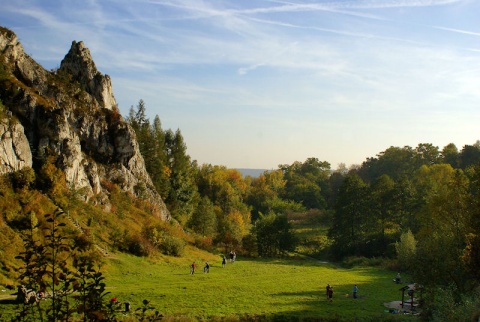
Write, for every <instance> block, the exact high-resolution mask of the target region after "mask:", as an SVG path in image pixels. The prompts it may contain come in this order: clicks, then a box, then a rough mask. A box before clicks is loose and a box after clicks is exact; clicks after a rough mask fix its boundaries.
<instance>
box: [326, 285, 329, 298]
mask: <svg viewBox="0 0 480 322" xmlns="http://www.w3.org/2000/svg"><path fill="white" fill-rule="evenodd" d="M326 289H327V292H326V294H327V300H328V299H329V295H330V284H327V288H326Z"/></svg>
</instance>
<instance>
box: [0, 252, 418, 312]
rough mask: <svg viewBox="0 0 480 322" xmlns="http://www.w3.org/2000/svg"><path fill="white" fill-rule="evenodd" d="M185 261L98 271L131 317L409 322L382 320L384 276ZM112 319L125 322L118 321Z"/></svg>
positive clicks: (2, 304)
mask: <svg viewBox="0 0 480 322" xmlns="http://www.w3.org/2000/svg"><path fill="white" fill-rule="evenodd" d="M189 254H190V255H191V256H192V257H191V260H192V261H193V260H195V261H196V263H197V264H198V266H197V271H196V273H195V274H194V275H190V269H189V265H190V263H191V261H190V259H187V258H173V257H161V258H157V259H156V260H153V259H151V258H150V259H148V258H142V257H135V256H131V255H125V254H120V253H117V254H110V255H109V257H108V258H107V259H106V261H105V265H104V267H103V269H102V270H103V272H104V276H105V277H106V284H107V290H108V291H109V292H111V294H109V295H108V297H109V298H110V297H116V298H117V299H118V301H120V302H126V301H128V302H130V303H131V306H132V309H136V308H139V307H140V306H141V302H142V301H143V300H144V299H147V300H149V301H150V302H151V304H152V306H154V307H155V308H156V309H157V310H159V311H160V312H161V313H162V314H163V315H165V316H166V317H168V316H170V317H171V316H176V317H177V319H183V320H185V321H194V320H211V319H213V317H215V318H216V319H217V320H218V319H223V320H238V319H241V318H243V319H247V320H251V319H256V318H263V317H269V318H271V319H272V320H275V321H296V320H304V321H315V320H327V321H328V320H332V321H334V320H335V321H337V320H339V321H391V320H394V321H396V320H411V319H414V318H413V316H405V315H400V314H391V313H387V312H385V309H386V308H385V307H384V305H383V303H384V302H390V301H394V300H400V299H401V292H400V291H399V290H398V289H399V286H398V285H396V284H394V283H393V282H392V278H393V275H394V273H392V272H391V271H387V270H383V269H380V268H372V267H357V268H352V269H343V268H339V267H336V266H334V265H331V264H328V263H322V262H319V261H316V260H311V259H307V260H299V259H285V260H251V259H245V258H242V257H241V256H240V257H239V258H237V261H236V262H235V263H230V262H228V263H227V265H226V267H225V268H222V265H221V257H220V256H215V255H212V254H209V253H206V252H201V251H198V250H194V251H190V252H189ZM206 260H208V261H209V263H210V264H211V267H210V272H209V273H208V274H206V273H203V266H204V263H205V261H206ZM327 283H329V284H330V285H332V286H333V287H334V297H333V302H329V301H327V300H326V295H325V286H326V285H327ZM354 284H357V285H358V287H359V293H358V295H359V298H358V299H356V300H355V299H353V298H352V295H351V290H352V287H353V285H354ZM4 294H5V293H4ZM5 296H6V295H3V297H4V299H5ZM14 306H15V305H13V304H11V301H5V300H2V301H0V312H2V311H3V312H4V313H5V312H11V311H12V310H13V309H14ZM5 317H6V316H5V315H4V318H5ZM119 317H120V319H128V316H127V317H123V316H122V315H121V314H120V315H119ZM180 317H181V318H180Z"/></svg>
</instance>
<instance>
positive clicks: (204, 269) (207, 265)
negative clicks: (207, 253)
mask: <svg viewBox="0 0 480 322" xmlns="http://www.w3.org/2000/svg"><path fill="white" fill-rule="evenodd" d="M203 272H204V273H208V272H210V265H209V264H208V262H205V267H204V268H203Z"/></svg>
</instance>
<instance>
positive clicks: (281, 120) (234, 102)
mask: <svg viewBox="0 0 480 322" xmlns="http://www.w3.org/2000/svg"><path fill="white" fill-rule="evenodd" d="M479 13H480V1H475V0H363V1H348V0H328V1H318V0H317V1H309V0H290V1H249V0H241V1H240V0H231V1H210V0H204V1H202V0H166V1H163V0H151V1H150V0H115V1H113V0H112V1H110V0H84V1H71V0H57V1H53V0H36V1H24V0H16V1H11V0H0V25H2V26H5V27H7V28H10V29H12V30H13V31H14V32H15V33H16V34H17V36H18V37H19V39H20V41H21V43H22V45H23V46H24V48H25V51H26V53H27V54H29V55H30V56H32V57H33V58H34V59H35V60H37V61H38V62H39V63H40V64H42V65H43V66H44V67H45V68H46V69H52V68H56V67H59V66H60V62H61V60H62V59H63V57H64V56H65V54H66V53H67V52H68V50H69V48H70V46H71V43H72V41H73V40H75V41H84V43H85V45H86V47H88V48H89V49H90V52H91V54H92V56H93V59H94V61H95V63H96V65H97V68H98V69H99V70H100V72H102V73H103V74H108V75H110V76H111V78H112V82H113V91H114V95H115V98H116V100H117V103H118V105H119V108H120V110H121V112H122V114H123V115H124V116H127V115H128V111H129V109H130V107H131V106H132V105H133V106H135V105H137V103H138V101H139V100H140V99H143V100H144V101H145V103H146V107H147V113H148V116H149V118H150V119H151V120H152V121H153V118H154V117H155V115H158V116H159V117H160V119H161V121H162V126H163V128H164V129H169V128H170V129H172V130H176V129H177V128H179V129H180V131H181V132H182V134H183V136H184V139H185V142H186V144H187V148H188V149H187V152H188V154H189V155H190V156H191V157H192V159H194V160H197V161H198V163H199V164H203V163H210V164H214V165H225V166H227V167H230V168H262V169H275V168H277V166H278V165H279V164H291V163H293V162H295V161H301V162H303V161H305V160H306V159H307V158H309V157H315V158H318V159H319V160H321V161H327V162H329V163H330V164H331V165H332V168H336V167H337V166H338V164H339V163H345V164H346V165H347V166H350V165H352V164H361V163H362V162H363V161H365V159H366V158H368V157H374V156H376V155H377V154H378V153H379V152H381V151H384V150H385V149H387V148H388V147H390V146H400V147H403V146H406V145H409V146H412V147H416V146H417V145H418V144H419V143H432V144H433V145H435V146H438V147H439V148H440V149H442V148H443V147H444V146H445V145H447V144H448V143H454V144H456V145H457V147H458V148H459V149H461V148H462V147H463V146H464V145H466V144H473V143H475V142H476V141H477V140H478V139H480V135H479V134H480V133H479V132H480V131H479V129H480V126H479V124H480V19H479V16H478V15H479Z"/></svg>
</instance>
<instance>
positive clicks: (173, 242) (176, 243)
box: [160, 236, 185, 257]
mask: <svg viewBox="0 0 480 322" xmlns="http://www.w3.org/2000/svg"><path fill="white" fill-rule="evenodd" d="M160 250H161V251H162V253H164V254H165V255H171V256H177V257H180V256H182V255H183V252H184V250H185V241H183V240H182V239H180V238H177V237H172V236H165V239H164V240H163V241H162V243H161V244H160Z"/></svg>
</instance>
